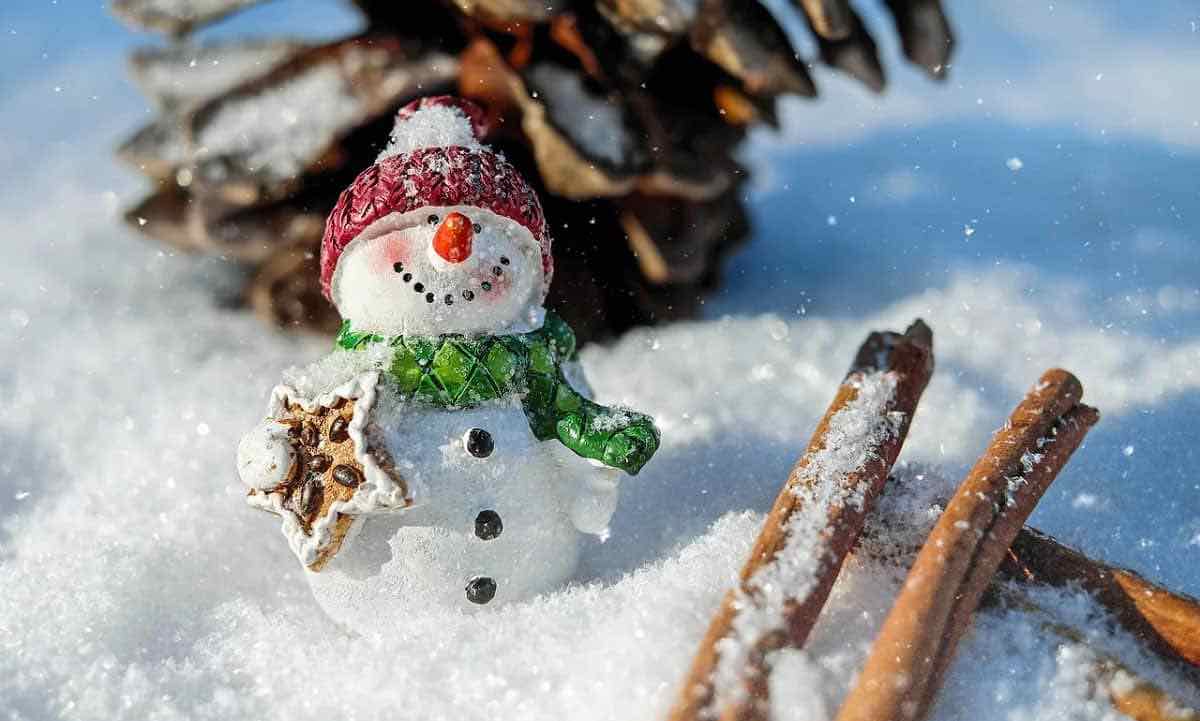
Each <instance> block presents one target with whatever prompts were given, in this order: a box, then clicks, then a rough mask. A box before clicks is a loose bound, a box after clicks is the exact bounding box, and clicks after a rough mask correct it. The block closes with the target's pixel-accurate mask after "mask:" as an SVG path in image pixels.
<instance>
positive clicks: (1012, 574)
mask: <svg viewBox="0 0 1200 721" xmlns="http://www.w3.org/2000/svg"><path fill="white" fill-rule="evenodd" d="M1001 572H1002V573H1004V574H1005V575H1006V576H1008V577H1009V578H1012V579H1015V580H1018V581H1024V582H1028V583H1034V584H1039V583H1042V584H1048V585H1051V586H1066V585H1068V584H1076V585H1079V586H1080V587H1082V588H1084V589H1087V590H1088V591H1089V592H1091V594H1092V596H1093V597H1094V598H1095V599H1096V600H1097V601H1098V602H1099V603H1100V604H1102V605H1103V606H1104V607H1105V608H1107V609H1108V610H1109V612H1110V613H1111V614H1112V617H1113V619H1115V620H1116V621H1117V622H1118V623H1120V624H1121V625H1122V626H1124V627H1125V629H1126V630H1127V631H1129V632H1130V633H1131V634H1133V636H1134V637H1135V638H1137V639H1138V640H1140V641H1142V642H1143V643H1144V644H1145V645H1146V647H1147V648H1148V649H1150V650H1152V651H1154V652H1155V653H1156V654H1158V655H1159V656H1161V657H1163V658H1165V659H1166V660H1168V661H1170V662H1173V663H1175V664H1176V665H1185V666H1187V667H1189V669H1188V670H1189V672H1190V673H1189V675H1190V676H1191V677H1192V678H1194V679H1200V601H1197V600H1196V599H1194V598H1191V597H1189V596H1185V595H1182V594H1178V593H1174V592H1173V591H1170V590H1168V589H1166V588H1163V587H1162V586H1158V585H1155V584H1153V583H1151V582H1149V581H1147V580H1146V579H1144V578H1142V577H1141V576H1139V575H1138V574H1136V573H1134V572H1133V571H1130V570H1127V569H1124V568H1117V567H1115V566H1108V565H1106V564H1104V563H1102V562H1100V561H1096V560H1093V559H1091V558H1088V557H1087V556H1085V555H1083V554H1082V553H1080V552H1079V551H1076V550H1074V549H1072V548H1067V547H1066V546H1063V545H1062V544H1060V543H1058V542H1057V541H1055V540H1054V539H1053V538H1051V537H1049V536H1047V535H1045V534H1043V533H1041V532H1039V531H1036V530H1034V529H1032V528H1025V529H1022V530H1021V532H1020V533H1019V534H1017V538H1016V540H1015V541H1014V542H1013V545H1012V550H1011V551H1010V553H1009V555H1008V558H1007V559H1006V561H1005V563H1004V565H1003V566H1001Z"/></svg>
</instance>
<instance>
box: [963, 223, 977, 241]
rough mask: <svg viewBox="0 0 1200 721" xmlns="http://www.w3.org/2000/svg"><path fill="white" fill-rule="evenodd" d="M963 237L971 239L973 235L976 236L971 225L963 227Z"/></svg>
mask: <svg viewBox="0 0 1200 721" xmlns="http://www.w3.org/2000/svg"><path fill="white" fill-rule="evenodd" d="M963 235H965V236H967V237H968V238H970V237H971V236H972V235H975V229H974V228H972V227H971V226H969V225H964V226H963Z"/></svg>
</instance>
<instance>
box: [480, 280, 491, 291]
mask: <svg viewBox="0 0 1200 721" xmlns="http://www.w3.org/2000/svg"><path fill="white" fill-rule="evenodd" d="M479 287H480V288H483V289H484V290H491V289H492V284H491V283H489V282H487V281H486V280H485V281H483V282H482V283H480V284H479Z"/></svg>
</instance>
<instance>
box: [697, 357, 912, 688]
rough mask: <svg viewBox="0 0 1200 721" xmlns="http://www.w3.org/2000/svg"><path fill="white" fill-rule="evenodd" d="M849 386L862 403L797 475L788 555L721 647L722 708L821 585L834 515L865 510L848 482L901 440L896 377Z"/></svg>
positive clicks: (765, 575)
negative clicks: (763, 643) (768, 640)
mask: <svg viewBox="0 0 1200 721" xmlns="http://www.w3.org/2000/svg"><path fill="white" fill-rule="evenodd" d="M852 383H853V385H854V386H855V387H856V388H857V395H856V396H855V397H854V399H853V400H852V401H850V402H848V403H847V404H846V405H845V406H844V407H843V408H841V409H839V410H838V411H837V412H836V413H835V414H834V415H833V417H832V418H830V421H829V427H828V431H827V435H826V439H827V440H826V443H825V445H824V446H822V447H821V448H819V449H817V450H816V451H814V452H813V453H811V454H808V456H807V458H806V461H805V465H804V467H803V468H802V469H800V471H799V472H798V473H797V474H796V478H795V482H794V486H793V488H792V493H794V494H795V495H796V496H797V497H798V499H799V507H800V509H802V510H801V511H800V512H797V513H794V514H793V515H792V517H791V518H790V519H789V520H788V522H787V540H786V542H785V544H784V546H783V548H782V549H780V551H779V553H778V555H776V557H775V560H774V561H772V562H771V563H768V564H767V565H765V566H763V567H762V568H760V569H759V570H758V571H757V572H756V573H755V574H754V575H753V576H752V577H751V578H750V580H749V585H750V587H751V588H752V589H753V592H752V595H751V597H750V598H747V597H746V595H745V594H743V593H741V592H739V596H738V599H737V604H738V612H737V615H736V616H735V617H734V620H733V624H732V628H731V633H730V635H729V636H728V637H727V638H725V639H723V640H722V641H720V642H719V643H718V645H717V651H718V653H719V654H720V658H719V662H718V664H717V668H716V671H715V674H714V687H715V690H716V703H717V706H718V707H721V706H724V705H725V704H726V703H729V702H730V701H731V700H733V698H735V697H736V696H737V695H738V694H739V693H744V687H743V686H742V685H741V684H740V683H739V679H740V678H741V675H742V674H741V669H743V668H744V667H745V666H746V664H747V662H748V658H749V657H750V654H752V653H753V651H754V648H755V646H756V644H757V643H758V642H759V641H760V640H761V639H763V638H765V637H766V636H768V635H769V634H770V633H772V632H774V631H784V630H786V628H785V621H784V613H785V608H786V606H787V604H788V603H789V602H794V601H796V600H803V599H804V598H806V597H807V596H808V594H809V593H810V592H811V591H812V589H813V587H814V586H815V585H816V583H817V580H818V577H819V573H820V571H821V569H822V567H823V566H824V565H825V564H826V563H828V561H829V559H828V557H827V555H826V544H825V542H824V539H823V538H822V536H823V534H824V533H825V532H827V531H828V525H827V522H826V518H827V516H828V514H829V512H830V510H831V509H833V508H854V509H860V510H861V509H862V506H863V502H864V500H865V499H864V497H863V491H864V488H863V487H862V486H861V485H854V486H851V485H849V484H847V482H846V479H847V478H848V476H849V475H850V474H851V473H853V472H854V471H856V470H858V469H860V468H862V467H863V466H864V465H865V464H866V463H868V462H869V461H871V460H872V459H874V458H876V457H877V454H878V450H879V448H880V446H881V445H882V444H883V443H884V442H886V441H887V440H888V439H889V438H892V437H894V436H895V435H896V434H897V433H898V432H899V429H898V428H897V421H898V420H899V419H897V418H895V417H893V416H892V415H890V414H889V413H887V408H888V407H889V405H891V404H892V403H893V402H894V399H895V392H896V376H895V375H894V374H888V373H883V372H879V371H875V372H872V373H868V374H866V375H864V376H862V377H861V378H855V379H853V380H852Z"/></svg>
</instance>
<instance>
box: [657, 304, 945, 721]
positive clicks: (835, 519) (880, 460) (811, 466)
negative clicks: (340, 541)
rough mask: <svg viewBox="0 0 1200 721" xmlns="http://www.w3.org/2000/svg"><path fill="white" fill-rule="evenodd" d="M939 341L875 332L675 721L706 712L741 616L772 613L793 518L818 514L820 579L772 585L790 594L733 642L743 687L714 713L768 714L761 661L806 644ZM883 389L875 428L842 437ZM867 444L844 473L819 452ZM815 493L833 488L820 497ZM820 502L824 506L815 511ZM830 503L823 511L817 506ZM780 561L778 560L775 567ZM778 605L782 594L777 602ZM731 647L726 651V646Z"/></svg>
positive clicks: (772, 519) (808, 547) (697, 665)
mask: <svg viewBox="0 0 1200 721" xmlns="http://www.w3.org/2000/svg"><path fill="white" fill-rule="evenodd" d="M932 349H933V335H932V332H931V331H930V330H929V327H928V326H926V325H925V324H924V323H923V322H921V321H920V320H918V321H916V322H915V323H913V325H912V326H910V327H909V328H908V330H907V331H905V333H904V334H902V335H901V334H898V333H872V334H871V335H870V337H868V338H867V340H866V342H865V343H864V344H863V345H862V347H861V348H860V349H859V352H858V356H857V357H856V359H855V363H854V366H853V367H852V368H851V371H850V373H849V374H848V375H847V376H846V379H845V380H844V381H843V382H842V385H841V386H840V387H839V388H838V392H837V395H836V396H835V397H834V399H833V402H832V403H831V404H830V406H829V409H828V410H827V411H826V413H825V416H824V418H823V419H822V420H821V422H820V424H818V426H817V429H816V431H815V432H814V433H813V437H812V440H811V441H810V442H809V445H808V448H807V450H806V451H805V453H804V455H803V456H801V457H800V460H799V461H797V463H796V465H795V467H794V468H793V469H792V472H791V474H790V475H789V476H788V479H787V481H786V482H785V484H784V486H783V489H782V490H781V491H780V493H779V496H778V497H777V498H776V501H775V505H774V507H773V508H772V509H771V512H770V514H769V515H768V516H767V520H766V522H765V523H764V525H763V529H762V532H761V533H760V534H759V537H758V540H757V542H756V543H755V545H754V549H753V551H752V552H751V554H750V557H749V559H748V560H747V561H746V565H745V566H744V567H743V568H742V572H741V576H740V583H739V585H738V587H737V588H735V589H733V590H731V591H730V592H729V593H728V594H727V595H726V596H725V599H724V601H723V603H722V604H721V607H720V609H719V610H718V611H717V613H716V615H715V616H714V618H713V620H712V622H711V624H710V625H709V628H708V632H707V634H706V635H705V637H704V639H703V641H702V642H701V644H700V648H699V650H698V651H697V653H696V657H695V660H694V661H693V664H692V667H691V670H690V672H689V673H688V675H687V678H686V679H685V681H684V684H683V688H682V689H681V692H680V696H679V699H678V700H677V702H676V704H675V706H674V707H673V708H672V710H671V712H670V715H669V719H670V721H691V720H693V719H696V718H697V717H698V716H699V715H700V714H701V712H702V711H704V710H706V709H709V708H710V707H711V706H712V705H713V704H714V700H716V699H715V696H716V694H715V688H714V679H713V675H714V673H715V672H716V671H717V667H718V663H719V661H720V657H719V652H718V647H719V646H720V645H721V644H722V643H723V642H724V643H726V644H728V643H729V642H730V641H733V640H734V639H732V638H731V636H732V635H734V634H735V624H736V622H737V619H738V617H739V616H741V615H742V614H748V613H756V612H763V611H764V609H766V610H768V611H769V608H767V605H766V603H765V597H766V595H767V594H766V593H765V592H764V588H763V587H762V586H761V585H760V584H759V583H758V582H756V580H761V576H760V573H761V572H763V571H764V570H765V569H769V568H770V567H771V566H772V561H774V560H775V559H776V558H777V557H778V556H779V554H780V553H781V552H787V551H789V550H793V549H789V547H788V543H789V540H792V526H791V523H790V522H791V521H792V520H793V516H794V515H796V514H797V513H798V512H800V511H802V510H806V511H807V513H809V514H810V515H811V514H821V516H819V517H818V520H817V521H816V524H818V527H819V531H818V532H817V533H816V534H815V536H816V537H815V538H811V537H806V539H805V540H804V541H803V542H802V545H803V546H804V547H803V548H796V549H794V551H795V552H797V553H804V554H806V557H807V558H808V559H809V560H811V562H812V564H811V567H812V568H813V577H812V578H811V579H809V580H810V582H809V583H807V584H805V587H804V588H782V589H780V588H775V589H773V592H775V593H781V594H783V598H782V603H781V604H780V605H781V606H782V608H781V617H779V618H770V619H769V623H768V624H767V627H766V628H763V627H756V628H755V629H753V632H752V637H750V638H747V637H744V636H743V637H740V638H737V639H736V643H737V644H740V647H741V648H742V649H743V651H744V655H745V658H744V659H742V660H744V662H745V663H743V664H741V665H740V666H738V667H737V668H736V672H737V680H736V682H735V684H734V685H735V686H736V688H734V689H729V690H730V691H731V692H732V693H730V694H729V696H731V697H732V698H729V699H725V700H724V701H725V703H724V707H723V708H718V709H715V710H716V711H717V712H718V713H719V714H720V716H721V718H723V719H755V718H761V717H762V716H763V709H764V707H765V698H766V674H765V673H764V669H763V660H764V656H765V655H766V654H767V653H768V652H770V651H772V650H776V649H779V648H783V647H785V646H788V645H791V646H793V647H797V648H798V647H800V646H802V645H803V644H804V642H805V640H806V639H807V638H808V634H809V631H811V629H812V626H813V624H814V622H815V621H816V618H817V616H818V614H819V613H820V611H821V608H822V606H824V604H825V599H826V598H827V597H828V595H829V591H830V589H831V588H832V586H833V582H834V580H835V579H836V578H837V575H838V572H839V571H840V569H841V566H842V562H843V560H844V559H845V556H846V554H847V553H848V552H849V551H850V549H851V548H852V547H853V545H854V543H855V541H856V540H857V538H858V535H859V533H860V532H861V530H862V526H863V521H864V519H865V517H866V515H867V513H868V512H869V511H870V510H871V508H872V506H873V504H874V500H875V498H876V497H877V496H878V494H879V492H880V491H881V490H882V488H883V484H884V482H885V481H886V480H887V477H888V473H889V471H890V470H891V467H892V465H893V464H894V463H895V461H896V457H897V456H898V455H899V453H900V448H901V446H902V445H903V443H904V439H905V436H906V435H907V433H908V427H909V424H910V422H911V420H912V415H913V412H914V411H915V410H916V407H917V402H918V401H919V400H920V397H921V393H922V392H923V391H924V389H925V386H926V384H928V382H929V378H930V376H931V375H932V373H933V350H932ZM879 382H883V383H886V384H887V385H888V386H889V387H890V388H891V389H892V390H891V394H890V396H889V397H888V398H887V399H886V402H884V403H883V404H882V405H880V406H879V407H877V408H875V409H874V415H872V416H871V417H870V419H869V422H868V423H866V424H862V426H865V427H862V426H860V427H857V428H855V429H854V431H855V432H856V433H857V434H859V435H858V436H857V437H855V438H848V437H845V436H844V435H843V432H844V431H845V430H846V428H845V427H844V426H845V425H846V417H847V416H845V415H842V414H845V413H851V414H852V413H856V412H861V409H860V407H859V406H861V405H862V403H861V402H859V403H856V401H860V396H863V397H864V398H865V397H866V396H868V395H869V394H868V393H866V392H864V388H865V386H866V384H867V383H879ZM859 442H861V443H863V445H864V447H863V449H862V451H863V452H862V456H861V463H860V464H859V465H858V466H857V467H855V468H852V469H845V470H846V471H847V472H846V473H845V474H844V476H843V475H841V474H840V473H837V472H832V471H831V469H830V468H829V466H828V464H826V463H825V462H824V461H823V458H824V456H823V455H822V454H823V453H824V452H826V451H832V450H836V449H839V448H842V449H844V448H845V447H846V446H849V445H851V444H853V443H859ZM817 489H827V490H829V491H831V492H830V493H828V494H827V495H826V496H824V497H822V496H820V494H818V493H816V490H817ZM813 505H817V506H818V507H816V508H814V507H812V506H813ZM820 505H824V506H825V507H824V508H820V507H819V506H820ZM774 565H776V566H777V565H778V564H774ZM776 600H778V598H777V599H776ZM727 648H729V646H728V645H727Z"/></svg>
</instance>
